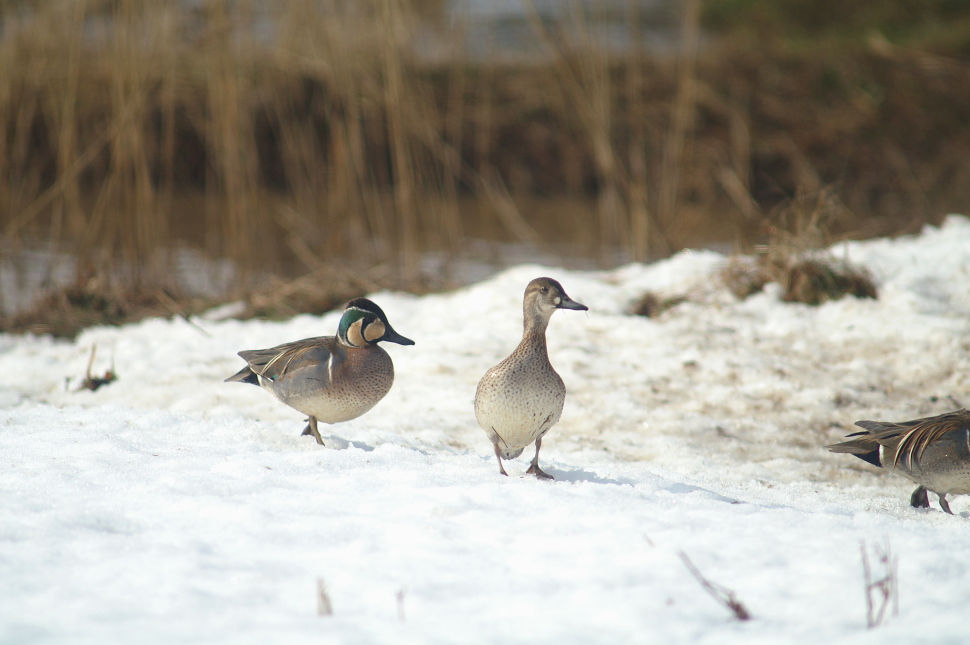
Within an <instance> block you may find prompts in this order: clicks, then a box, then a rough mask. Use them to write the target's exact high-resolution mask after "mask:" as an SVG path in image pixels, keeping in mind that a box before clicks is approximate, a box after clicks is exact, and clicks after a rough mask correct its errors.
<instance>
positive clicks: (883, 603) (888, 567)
mask: <svg viewBox="0 0 970 645" xmlns="http://www.w3.org/2000/svg"><path fill="white" fill-rule="evenodd" d="M859 548H860V550H861V551H862V573H863V576H864V578H865V583H866V627H868V628H869V629H872V628H873V627H878V626H879V625H880V624H881V623H882V619H883V617H885V615H886V608H887V607H888V606H889V601H890V600H892V603H893V616H897V615H899V590H898V588H897V585H896V572H897V571H898V568H899V559H898V558H894V557H893V554H892V549H891V548H890V546H889V539H888V538H887V539H886V546H885V548H881V547H879V546H878V545H877V546H876V547H875V548H874V551H875V554H876V559H877V561H878V562H879V563H880V564H881V565H882V567H883V571H884V575H883V577H882V578H880V579H879V580H876V581H875V582H873V580H872V569H871V567H870V566H869V554H868V551H867V549H866V542H865V540H861V541H860V542H859ZM874 597H875V598H876V599H877V600H879V609H878V611H877V610H876V602H875V601H874V600H873V598H874Z"/></svg>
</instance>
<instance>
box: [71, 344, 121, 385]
mask: <svg viewBox="0 0 970 645" xmlns="http://www.w3.org/2000/svg"><path fill="white" fill-rule="evenodd" d="M97 352H98V345H97V343H95V344H94V345H91V356H90V357H89V358H88V369H87V370H85V373H84V380H83V381H81V386H80V387H79V388H78V389H77V391H78V392H80V391H81V390H85V389H86V390H91V391H92V392H94V391H95V390H97V389H98V388H99V387H101V386H102V385H107V384H108V383H111V382H113V381H117V380H118V375H117V374H115V359H114V357H112V358H111V369H110V370H108V371H107V372H105V373H104V376H91V367H92V366H93V365H94V356H95V354H97Z"/></svg>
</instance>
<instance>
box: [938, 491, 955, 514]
mask: <svg viewBox="0 0 970 645" xmlns="http://www.w3.org/2000/svg"><path fill="white" fill-rule="evenodd" d="M937 494H938V495H939V496H940V508H942V509H943V510H944V511H946V512H947V513H949V514H950V515H953V511H951V510H950V503H949V502H947V501H946V493H937Z"/></svg>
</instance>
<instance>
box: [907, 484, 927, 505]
mask: <svg viewBox="0 0 970 645" xmlns="http://www.w3.org/2000/svg"><path fill="white" fill-rule="evenodd" d="M909 505H910V506H912V507H913V508H929V507H930V498H929V497H928V496H927V494H926V489H925V488H923V487H922V486H920V487H918V488H917V489H916V490H914V491H913V494H912V496H910V498H909Z"/></svg>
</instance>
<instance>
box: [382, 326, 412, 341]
mask: <svg viewBox="0 0 970 645" xmlns="http://www.w3.org/2000/svg"><path fill="white" fill-rule="evenodd" d="M381 340H386V341H388V342H391V343H397V344H398V345H413V344H414V341H413V340H411V339H410V338H405V337H404V336H402V335H401V334H399V333H397V332H396V331H394V329H392V328H391V326H390V325H388V326H387V332H386V333H385V334H384V338H381Z"/></svg>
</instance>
